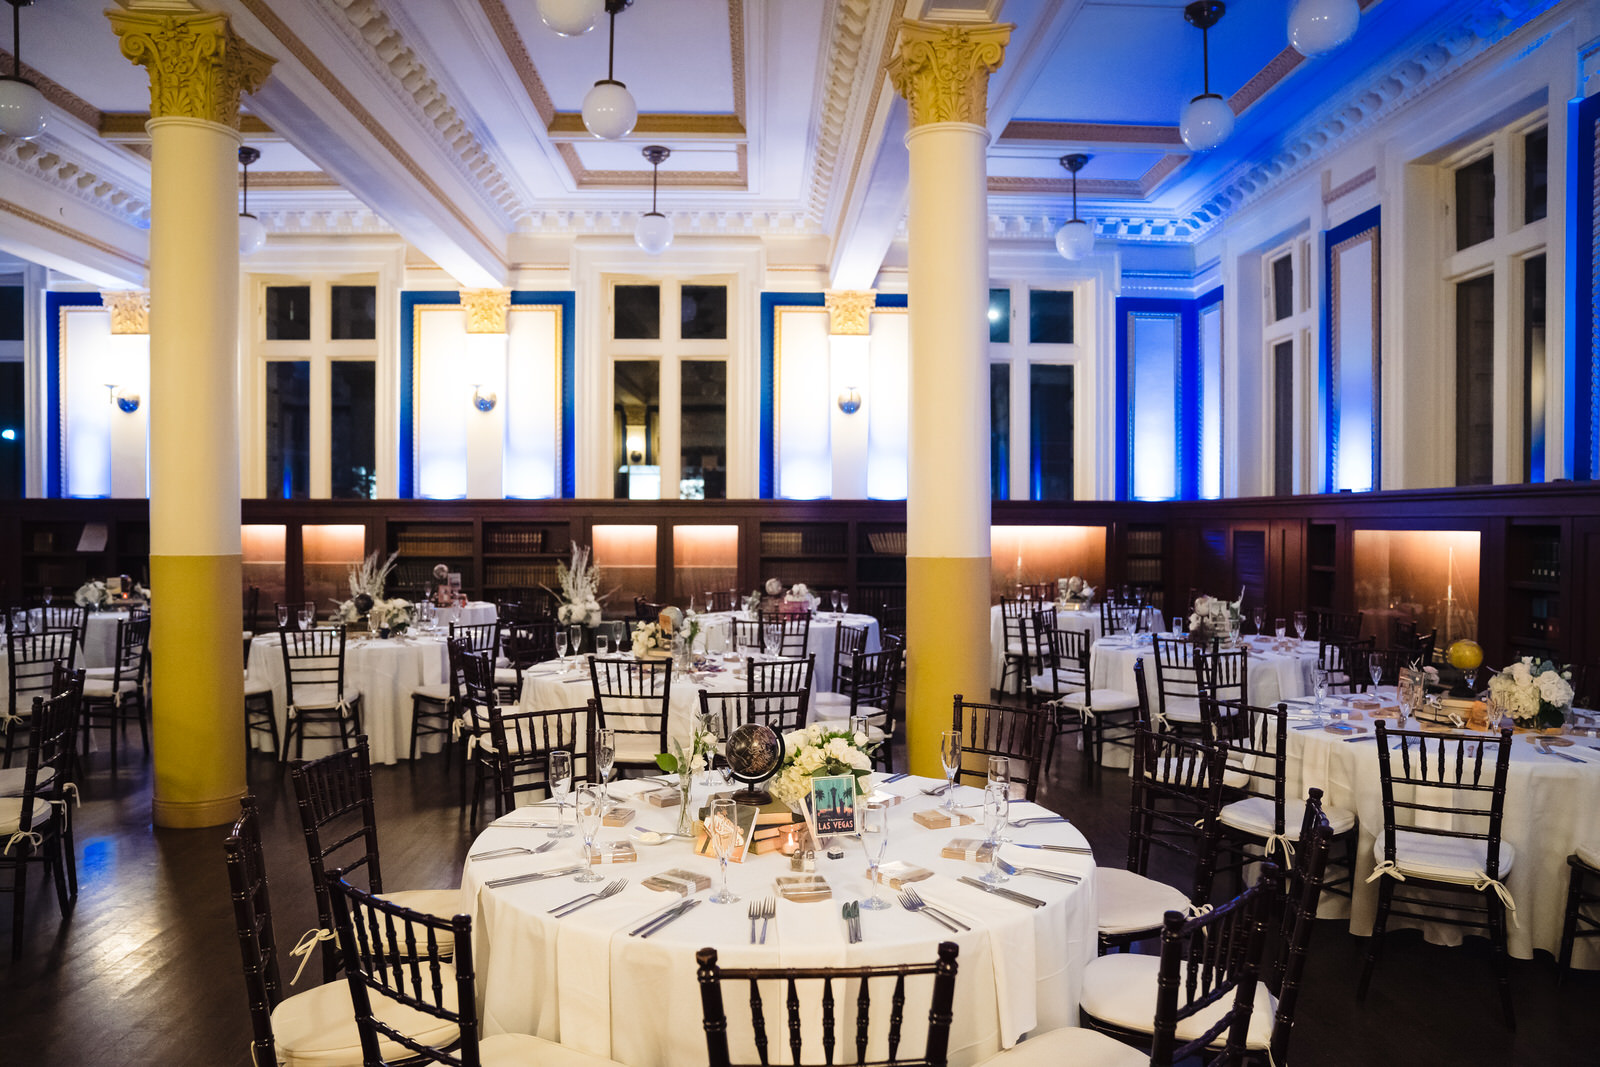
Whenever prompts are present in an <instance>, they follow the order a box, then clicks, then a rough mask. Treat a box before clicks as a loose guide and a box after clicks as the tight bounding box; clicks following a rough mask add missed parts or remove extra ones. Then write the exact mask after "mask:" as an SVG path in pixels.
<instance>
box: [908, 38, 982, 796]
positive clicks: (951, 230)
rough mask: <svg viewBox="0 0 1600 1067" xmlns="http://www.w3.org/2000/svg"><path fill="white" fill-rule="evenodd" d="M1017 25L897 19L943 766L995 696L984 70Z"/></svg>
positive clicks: (927, 622)
mask: <svg viewBox="0 0 1600 1067" xmlns="http://www.w3.org/2000/svg"><path fill="white" fill-rule="evenodd" d="M1010 37H1011V27H1010V26H1006V25H994V24H976V25H974V24H959V25H958V24H941V23H932V22H914V21H907V22H905V23H902V25H901V31H900V48H899V51H898V53H897V54H896V55H895V57H894V59H893V60H892V61H891V62H890V64H889V77H890V78H891V79H892V80H893V82H894V86H895V89H896V90H897V91H898V92H899V93H900V95H901V96H903V97H905V99H906V103H907V104H908V105H909V107H910V118H911V128H910V130H909V132H908V133H907V134H906V148H907V150H908V151H909V152H910V155H911V205H910V211H909V215H908V218H907V225H906V231H907V245H908V247H907V253H908V271H907V277H908V286H909V296H908V303H909V305H910V306H909V311H910V315H911V361H910V366H911V370H910V376H911V381H910V404H911V412H910V417H911V424H910V438H911V439H910V459H909V463H910V471H909V476H910V481H909V485H908V487H907V492H906V650H907V656H908V660H909V662H908V665H907V687H906V688H907V703H908V708H907V722H906V726H907V730H906V744H907V747H908V749H909V752H910V758H911V759H910V762H911V769H912V770H913V771H914V772H916V773H918V774H927V775H937V774H939V773H940V772H939V770H938V767H939V733H940V732H941V731H942V730H946V729H949V726H950V701H951V698H952V696H953V695H954V694H956V693H961V694H963V695H965V696H966V697H967V698H968V699H974V700H987V699H988V696H989V407H988V398H989V388H988V382H989V372H988V366H989V361H988V344H989V320H988V306H989V237H988V207H987V189H988V182H987V169H986V166H985V152H986V150H987V148H988V145H989V133H988V130H987V129H986V127H985V125H984V123H985V119H986V116H987V111H988V104H987V94H988V85H989V75H990V74H992V73H993V72H994V71H995V70H998V69H999V67H1000V63H1001V61H1002V60H1003V59H1004V57H1005V46H1006V42H1007V41H1008V40H1010Z"/></svg>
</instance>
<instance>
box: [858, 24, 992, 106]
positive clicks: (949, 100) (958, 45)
mask: <svg viewBox="0 0 1600 1067" xmlns="http://www.w3.org/2000/svg"><path fill="white" fill-rule="evenodd" d="M1011 30H1012V27H1011V26H1010V25H1009V24H996V23H986V24H979V25H972V26H968V25H963V24H959V23H947V22H918V21H915V20H912V19H907V20H906V21H905V22H902V23H901V24H900V50H899V52H897V53H896V54H895V57H894V58H893V59H891V60H890V61H889V66H888V72H889V80H890V81H892V82H893V83H894V87H895V91H896V92H898V93H899V94H900V95H901V96H903V97H905V98H906V103H907V104H908V105H910V108H911V125H912V127H913V128H915V127H917V126H926V125H928V124H929V123H934V122H967V123H971V124H973V125H975V126H982V125H983V124H984V123H985V122H986V121H987V120H988V114H989V75H991V74H993V73H994V72H995V71H997V70H999V69H1000V64H1001V62H1002V61H1004V59H1005V54H1006V44H1007V42H1009V41H1010V40H1011Z"/></svg>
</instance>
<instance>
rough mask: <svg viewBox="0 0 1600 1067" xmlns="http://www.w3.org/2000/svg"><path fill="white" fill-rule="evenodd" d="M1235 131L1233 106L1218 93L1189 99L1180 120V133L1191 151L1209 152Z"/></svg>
mask: <svg viewBox="0 0 1600 1067" xmlns="http://www.w3.org/2000/svg"><path fill="white" fill-rule="evenodd" d="M1231 133H1233V108H1231V107H1229V106H1228V102H1227V101H1226V100H1224V99H1222V97H1220V96H1218V95H1217V94H1216V93H1207V94H1205V95H1204V96H1197V97H1195V98H1194V99H1193V100H1191V101H1189V103H1188V104H1187V105H1185V107H1184V109H1183V117H1182V118H1180V119H1179V120H1178V135H1179V136H1180V137H1182V138H1183V143H1184V144H1186V145H1188V146H1189V148H1190V150H1191V151H1194V152H1208V151H1210V150H1211V149H1213V148H1215V147H1217V145H1219V144H1221V143H1222V142H1223V141H1226V140H1227V139H1228V135H1229V134H1231Z"/></svg>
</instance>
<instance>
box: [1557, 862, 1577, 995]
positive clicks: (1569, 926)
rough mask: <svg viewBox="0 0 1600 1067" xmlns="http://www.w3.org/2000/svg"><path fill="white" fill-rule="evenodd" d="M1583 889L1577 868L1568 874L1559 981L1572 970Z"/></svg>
mask: <svg viewBox="0 0 1600 1067" xmlns="http://www.w3.org/2000/svg"><path fill="white" fill-rule="evenodd" d="M1582 888H1583V872H1582V871H1581V870H1579V869H1578V868H1577V867H1576V866H1574V867H1572V868H1571V869H1570V870H1569V871H1568V872H1567V915H1566V919H1565V920H1564V921H1563V922H1562V924H1561V952H1560V955H1559V958H1558V960H1557V966H1558V968H1559V972H1558V976H1557V981H1558V982H1565V981H1566V980H1567V972H1568V971H1570V970H1571V969H1572V946H1573V943H1574V942H1575V941H1576V940H1577V938H1578V897H1579V892H1580V890H1581V889H1582Z"/></svg>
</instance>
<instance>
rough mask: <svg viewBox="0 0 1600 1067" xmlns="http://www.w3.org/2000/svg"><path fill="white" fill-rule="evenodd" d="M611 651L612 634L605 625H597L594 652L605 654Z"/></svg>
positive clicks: (598, 654)
mask: <svg viewBox="0 0 1600 1067" xmlns="http://www.w3.org/2000/svg"><path fill="white" fill-rule="evenodd" d="M610 651H611V634H610V632H609V631H608V630H607V628H606V627H604V626H596V627H595V630H594V654H595V655H597V656H604V655H605V654H606V653H608V652H610Z"/></svg>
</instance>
